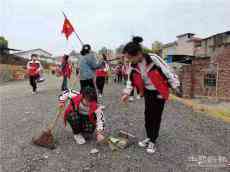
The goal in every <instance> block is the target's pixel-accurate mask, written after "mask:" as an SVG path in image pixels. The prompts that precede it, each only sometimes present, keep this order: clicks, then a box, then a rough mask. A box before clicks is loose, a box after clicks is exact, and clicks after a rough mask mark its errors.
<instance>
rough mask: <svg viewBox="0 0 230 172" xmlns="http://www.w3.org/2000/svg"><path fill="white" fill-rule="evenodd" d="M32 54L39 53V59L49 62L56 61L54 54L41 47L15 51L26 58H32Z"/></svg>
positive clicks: (17, 54)
mask: <svg viewBox="0 0 230 172" xmlns="http://www.w3.org/2000/svg"><path fill="white" fill-rule="evenodd" d="M32 54H37V55H38V58H39V60H42V61H45V62H47V63H54V58H52V54H51V53H49V52H47V51H45V50H43V49H41V48H37V49H32V50H27V51H20V52H17V53H14V55H16V56H19V57H22V58H24V59H31V55H32Z"/></svg>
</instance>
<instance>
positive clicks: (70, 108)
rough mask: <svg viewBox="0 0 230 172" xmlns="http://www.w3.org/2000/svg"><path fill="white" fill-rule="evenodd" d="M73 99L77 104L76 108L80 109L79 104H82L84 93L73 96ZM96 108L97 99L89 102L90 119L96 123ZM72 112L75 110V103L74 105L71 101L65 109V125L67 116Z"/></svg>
mask: <svg viewBox="0 0 230 172" xmlns="http://www.w3.org/2000/svg"><path fill="white" fill-rule="evenodd" d="M72 100H73V102H74V104H75V108H76V109H79V105H80V103H81V101H82V95H81V94H79V95H77V96H75V97H73V98H72ZM96 110H97V102H96V101H94V102H91V103H90V104H89V113H88V115H89V120H90V121H91V122H92V123H93V124H94V125H96V121H95V119H94V112H95V111H96ZM70 112H73V105H72V103H71V102H70V103H69V105H68V106H67V108H66V110H65V112H64V124H65V126H66V120H67V117H68V115H69V113H70Z"/></svg>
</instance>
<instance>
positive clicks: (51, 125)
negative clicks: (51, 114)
mask: <svg viewBox="0 0 230 172" xmlns="http://www.w3.org/2000/svg"><path fill="white" fill-rule="evenodd" d="M62 112H63V108H59V109H58V111H57V113H56V116H55V119H54V120H53V121H52V122H51V123H50V124H49V127H48V130H50V131H52V130H53V129H54V127H55V126H56V124H57V122H58V119H59V117H60V116H61V114H62Z"/></svg>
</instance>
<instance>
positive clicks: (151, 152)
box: [146, 142, 156, 154]
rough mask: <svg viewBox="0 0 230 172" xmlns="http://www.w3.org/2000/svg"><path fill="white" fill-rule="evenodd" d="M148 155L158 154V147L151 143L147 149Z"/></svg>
mask: <svg viewBox="0 0 230 172" xmlns="http://www.w3.org/2000/svg"><path fill="white" fill-rule="evenodd" d="M146 151H147V153H149V154H153V153H155V152H156V145H155V144H154V143H153V142H149V144H148V147H147V149H146Z"/></svg>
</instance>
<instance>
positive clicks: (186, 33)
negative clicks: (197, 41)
mask: <svg viewBox="0 0 230 172" xmlns="http://www.w3.org/2000/svg"><path fill="white" fill-rule="evenodd" d="M185 35H192V36H193V35H195V34H194V33H184V34H181V35H177V36H176V37H177V38H179V37H183V36H185Z"/></svg>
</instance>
